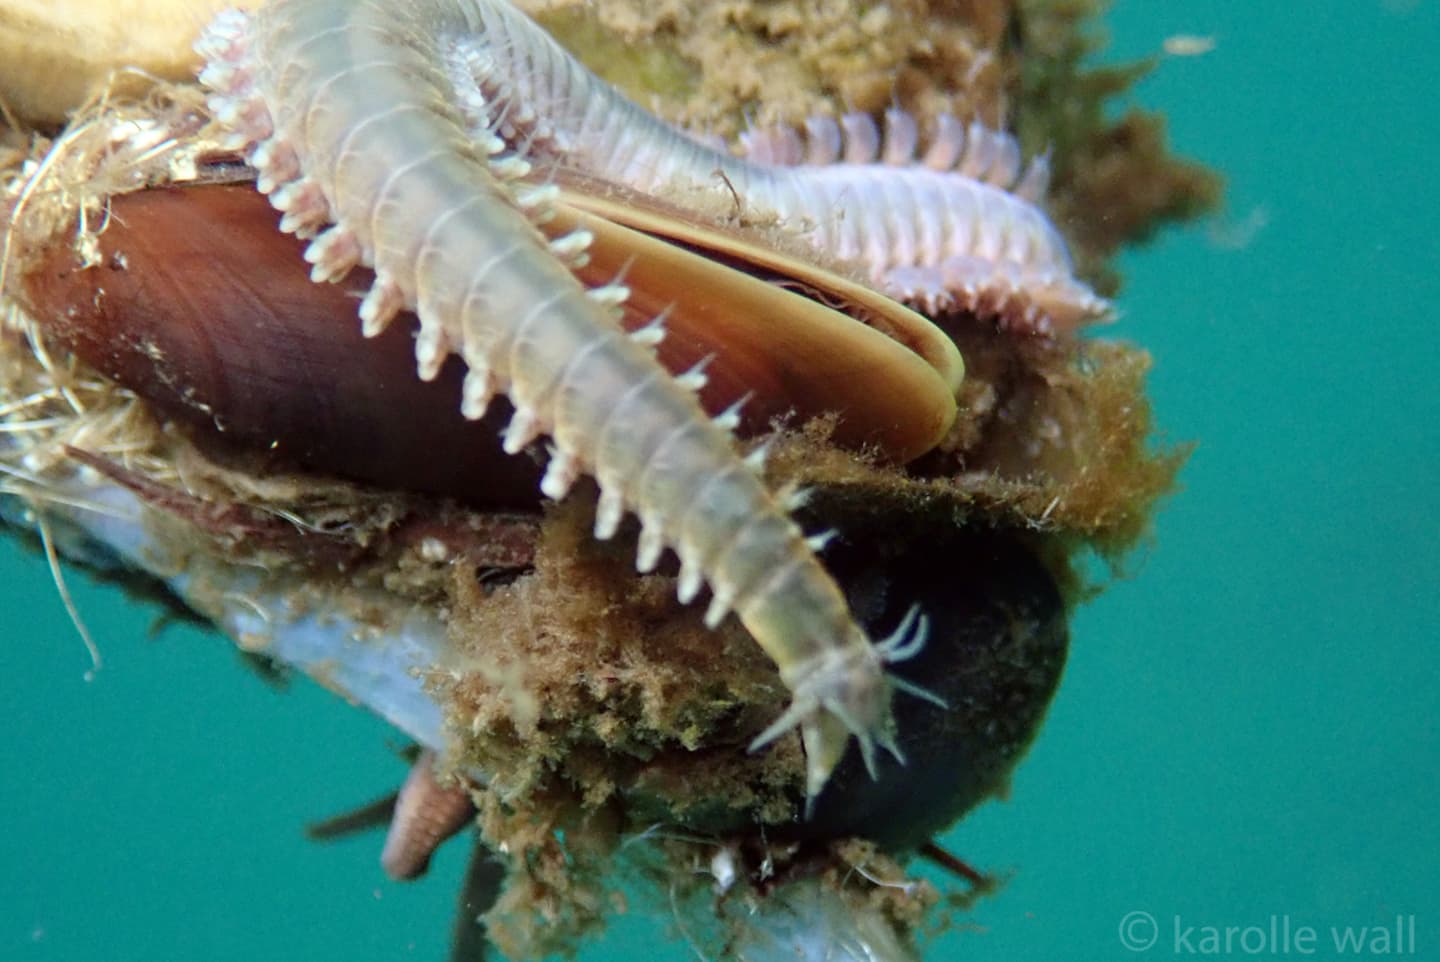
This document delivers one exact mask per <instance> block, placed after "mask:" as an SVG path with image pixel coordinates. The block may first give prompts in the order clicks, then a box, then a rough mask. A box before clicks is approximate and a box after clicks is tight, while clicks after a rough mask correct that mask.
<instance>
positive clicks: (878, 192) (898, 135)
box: [416, 0, 1109, 332]
mask: <svg viewBox="0 0 1440 962" xmlns="http://www.w3.org/2000/svg"><path fill="white" fill-rule="evenodd" d="M431 6H432V4H424V3H422V4H419V5H418V7H417V8H416V9H417V10H428V9H429V8H430V7H431ZM460 6H462V7H463V14H464V19H465V20H466V22H467V24H468V25H469V27H468V32H466V33H463V34H461V33H459V32H457V33H456V34H455V35H454V36H453V37H452V38H448V39H449V41H450V42H451V43H453V45H454V51H455V57H456V58H457V59H458V64H452V66H453V67H454V68H456V69H455V75H454V76H453V77H452V79H453V80H454V81H455V83H456V86H457V90H458V91H459V92H460V93H461V94H462V95H465V96H464V99H462V101H461V104H462V106H465V105H467V104H474V105H476V107H477V108H478V109H476V110H474V111H473V112H474V113H476V114H477V116H478V117H479V118H485V119H490V118H493V117H494V116H495V115H496V114H497V113H498V114H499V115H500V121H501V122H500V132H501V133H502V134H503V135H504V136H505V137H506V138H507V139H508V140H510V141H511V142H512V143H513V142H523V143H525V144H526V145H527V152H528V156H529V158H530V159H531V160H532V161H534V162H536V163H537V164H543V163H555V164H560V165H564V166H570V167H578V168H580V169H582V170H584V171H585V172H586V173H589V174H591V175H593V176H595V177H598V178H601V179H605V180H610V181H614V182H618V183H623V184H625V185H626V186H628V187H631V188H633V189H635V190H639V191H641V192H644V193H651V194H657V195H661V196H664V197H666V199H668V200H670V201H672V202H676V203H680V204H684V203H685V202H686V199H687V197H691V196H694V195H695V194H697V193H700V194H710V195H718V196H719V197H721V198H728V197H730V196H732V195H733V196H735V197H738V198H739V199H740V200H741V201H742V202H743V203H744V205H745V206H746V208H747V212H748V213H750V214H751V215H752V216H753V217H754V218H755V219H757V220H759V221H762V222H763V221H765V220H767V219H770V218H774V219H778V220H779V221H780V222H781V223H782V224H783V225H785V226H787V227H788V228H790V229H792V230H794V231H796V232H798V233H800V234H801V236H803V237H804V238H805V240H807V241H808V242H809V243H811V244H812V245H814V247H815V248H816V249H817V250H819V251H821V252H823V253H824V255H825V256H826V257H827V258H830V259H839V260H842V261H843V260H850V261H854V262H856V263H857V264H858V265H859V266H860V267H861V268H862V269H863V270H864V271H866V272H868V274H869V275H870V278H871V280H872V282H873V283H874V284H875V285H876V286H877V287H878V288H879V289H881V290H883V291H885V292H886V293H889V294H891V295H892V296H895V297H898V298H900V299H903V300H908V301H911V302H912V303H917V304H920V305H922V306H924V307H926V308H931V309H934V308H941V307H957V308H960V309H964V310H970V311H974V312H976V313H978V314H982V315H994V316H996V317H998V318H999V319H1000V320H1001V321H1002V322H1003V323H1006V324H1008V325H1010V326H1013V327H1016V328H1020V329H1022V330H1030V331H1039V332H1048V331H1052V330H1058V329H1068V328H1072V327H1075V326H1076V325H1079V324H1082V323H1085V322H1087V321H1093V320H1097V319H1099V318H1101V317H1103V316H1104V315H1106V314H1107V313H1108V311H1109V304H1108V303H1107V302H1106V301H1105V300H1103V299H1101V298H1099V297H1097V296H1096V295H1095V294H1094V293H1093V292H1092V291H1091V290H1090V288H1089V287H1088V286H1086V285H1085V284H1084V283H1083V282H1081V281H1079V280H1077V279H1076V278H1075V277H1074V274H1073V268H1072V264H1071V260H1070V255H1069V251H1068V250H1067V248H1066V245H1065V241H1064V239H1063V238H1062V237H1061V236H1060V234H1059V233H1058V232H1057V231H1056V229H1055V227H1054V225H1052V224H1051V223H1050V221H1049V219H1048V218H1047V217H1046V216H1045V214H1044V212H1043V211H1042V210H1041V209H1040V208H1039V207H1038V206H1036V203H1035V201H1036V200H1037V199H1038V197H1039V195H1040V194H1041V193H1042V192H1043V190H1044V187H1045V182H1046V179H1047V176H1048V170H1047V165H1046V164H1045V163H1044V162H1043V160H1042V161H1040V162H1038V163H1035V164H1032V165H1031V167H1030V170H1029V172H1028V173H1027V174H1026V175H1025V176H1024V177H1019V176H1018V171H1019V167H1020V158H1019V148H1018V146H1017V145H1016V144H1015V142H1014V140H1013V139H1012V138H1009V137H1006V136H1004V135H998V134H994V133H992V132H990V131H987V130H985V129H984V128H983V127H980V126H979V125H970V126H969V127H968V128H966V127H965V126H964V125H961V124H960V123H959V122H958V121H956V120H955V119H954V118H948V117H942V118H937V120H936V123H935V126H936V129H935V132H934V133H933V135H932V137H931V140H930V144H929V147H928V149H927V150H926V152H925V153H924V155H923V156H920V157H919V158H918V159H917V157H916V150H917V148H918V143H919V138H918V133H917V131H916V129H915V125H914V122H913V121H912V120H910V119H909V118H908V117H906V116H905V115H904V114H903V113H900V112H898V111H892V112H891V115H890V116H889V117H888V118H887V125H886V126H887V130H886V136H885V137H884V138H882V137H881V134H880V131H879V130H878V129H877V128H876V126H875V124H874V122H873V121H872V120H871V119H870V118H869V117H864V116H862V115H856V114H851V115H847V116H846V117H844V118H842V119H841V121H840V123H839V127H841V128H843V130H844V133H843V135H842V133H841V130H839V129H835V122H834V121H827V120H824V119H813V120H812V121H811V122H810V123H809V124H807V129H808V131H809V133H810V137H809V150H808V151H805V152H804V153H803V156H802V157H801V158H800V159H801V160H802V161H803V162H802V163H799V164H794V163H790V164H776V163H757V162H753V161H751V160H747V159H744V158H739V157H734V156H731V155H730V154H728V153H725V152H723V151H720V150H717V149H716V148H715V147H714V146H713V145H711V144H708V143H705V142H702V141H701V140H699V139H696V138H693V137H691V136H689V135H688V134H686V133H685V132H683V131H680V130H678V129H676V128H674V127H672V126H670V125H668V124H666V123H665V122H663V121H661V120H659V119H658V118H656V117H655V116H653V115H652V114H650V113H648V112H647V111H645V110H643V109H641V108H640V107H639V106H637V105H636V104H634V103H632V102H631V101H629V100H627V99H625V98H624V97H623V96H622V95H620V94H619V93H618V92H617V91H616V90H614V88H612V87H611V86H610V85H609V84H606V83H605V82H604V81H601V80H599V79H598V78H597V77H595V75H594V74H592V73H590V72H589V71H588V70H586V69H585V67H584V66H582V65H581V64H580V63H579V62H578V61H576V60H575V59H574V58H573V57H571V56H570V55H569V54H568V53H567V52H566V51H565V50H564V48H562V47H561V46H560V45H559V44H558V43H556V42H555V41H554V39H553V38H551V37H550V36H549V35H548V34H546V33H545V32H544V31H543V30H542V29H540V27H538V26H537V25H536V24H535V23H534V22H532V21H531V20H529V19H528V18H526V17H525V16H524V15H523V14H522V13H520V12H519V11H518V10H516V9H515V8H514V7H512V6H510V5H509V4H508V3H504V2H495V0H486V2H482V0H471V2H469V3H463V4H461V5H460ZM417 16H419V14H417ZM781 136H782V137H784V136H785V135H784V134H783V133H782V134H781ZM770 139H773V138H770ZM791 139H792V142H793V143H795V145H796V146H797V148H798V146H799V137H798V135H794V136H793V137H792V138H791ZM769 159H774V158H769ZM791 159H793V158H791ZM837 161H838V162H837ZM875 161H882V162H880V163H876V162H875ZM1008 188H1013V191H1012V190H1011V189H1008Z"/></svg>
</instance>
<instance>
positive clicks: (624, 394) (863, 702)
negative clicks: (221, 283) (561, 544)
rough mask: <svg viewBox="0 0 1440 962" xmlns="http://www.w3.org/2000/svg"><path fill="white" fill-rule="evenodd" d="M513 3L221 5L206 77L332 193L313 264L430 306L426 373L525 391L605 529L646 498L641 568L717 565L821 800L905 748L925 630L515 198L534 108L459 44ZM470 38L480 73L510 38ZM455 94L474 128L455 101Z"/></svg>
mask: <svg viewBox="0 0 1440 962" xmlns="http://www.w3.org/2000/svg"><path fill="white" fill-rule="evenodd" d="M422 14H423V15H422ZM517 17H518V15H517V14H516V13H515V12H514V11H512V10H510V9H509V8H508V6H505V5H503V4H489V3H441V2H435V3H430V4H426V5H424V7H423V9H421V8H414V7H407V8H405V9H389V8H379V7H371V6H368V5H359V6H353V5H350V4H346V3H335V2H326V0H322V2H304V0H286V2H280V3H276V4H273V5H271V6H268V7H266V8H265V9H263V10H261V11H259V12H258V13H256V14H255V15H254V17H253V18H249V17H246V16H245V15H243V14H237V13H231V14H226V15H222V16H221V17H220V18H217V20H216V21H215V23H214V24H213V25H212V26H211V28H210V29H209V30H208V31H207V32H206V34H205V35H204V36H203V37H202V38H201V40H200V41H199V43H198V44H197V50H199V51H200V52H201V54H202V55H203V56H204V57H205V58H206V59H207V60H208V61H209V62H210V65H209V66H207V67H206V68H205V71H204V72H203V73H202V80H204V81H205V82H206V83H207V84H210V85H211V86H212V87H213V88H214V89H215V94H214V96H213V98H212V110H213V113H214V116H215V118H216V119H217V120H218V121H219V122H220V123H221V124H222V125H224V126H225V127H227V128H229V129H230V130H231V131H233V135H232V139H233V141H234V143H235V144H236V145H237V146H243V147H245V148H246V149H247V150H248V152H249V158H250V160H251V162H252V163H256V164H260V163H264V164H266V165H267V166H265V167H263V168H262V169H261V170H260V172H259V173H260V182H261V183H263V184H264V186H265V187H268V188H269V189H270V192H271V196H272V197H275V196H277V195H280V194H281V192H282V191H285V190H287V189H291V193H290V194H286V195H284V199H285V200H287V201H288V200H289V199H291V197H292V196H294V195H301V196H310V197H313V196H314V191H318V194H319V196H320V197H321V198H323V200H324V211H323V215H324V216H323V221H327V222H330V223H332V224H333V225H334V226H333V227H331V228H330V232H331V233H328V234H325V235H321V237H322V238H323V239H320V238H317V240H316V241H315V242H312V249H311V256H310V257H309V258H308V259H309V260H311V261H312V263H313V264H314V265H315V269H316V270H317V271H318V272H320V275H321V276H325V277H330V278H338V277H341V276H343V275H344V274H345V273H346V272H347V271H348V270H349V269H351V268H352V267H353V266H354V264H355V263H357V262H358V263H360V264H364V265H366V266H369V267H372V268H373V269H374V271H375V281H374V284H373V285H372V287H371V289H370V292H369V293H368V294H367V295H366V296H365V298H364V300H363V301H362V303H361V308H360V314H361V319H362V323H363V324H364V327H365V329H366V330H367V331H371V330H381V329H383V328H384V327H385V325H386V324H388V323H389V322H390V321H391V320H392V319H393V317H394V316H395V315H396V313H398V311H399V310H401V309H402V308H408V309H413V310H414V311H415V313H416V314H417V316H418V317H419V320H420V332H419V336H418V337H417V340H416V360H417V365H418V368H419V373H420V376H421V378H422V379H427V380H428V379H430V378H433V377H435V376H436V375H437V374H438V371H439V368H440V364H441V362H442V361H443V360H444V359H445V358H446V357H447V356H448V355H449V354H451V353H457V354H459V355H460V356H461V357H462V358H463V359H464V361H465V363H466V365H467V367H468V368H469V369H470V370H471V372H474V374H473V379H470V380H468V382H467V385H466V389H465V400H464V404H465V409H466V413H472V412H477V411H479V410H480V409H482V408H483V407H484V402H485V401H486V400H488V397H489V395H490V394H491V393H492V392H495V393H498V392H503V393H505V394H506V395H508V396H509V398H510V400H511V401H512V403H513V404H514V407H515V414H514V416H513V418H512V420H511V422H510V424H509V427H508V428H507V429H506V433H505V438H504V448H505V450H506V451H507V452H511V453H514V452H518V451H519V450H521V449H522V448H524V447H526V446H528V445H529V444H530V443H531V442H533V441H534V440H536V439H537V438H538V437H539V436H540V435H542V434H548V435H549V436H550V438H551V443H552V444H553V445H554V447H555V449H556V450H557V451H560V452H563V453H564V454H565V456H566V459H567V460H566V461H563V462H561V466H560V468H559V469H557V472H556V473H555V475H554V476H553V477H552V478H551V480H550V483H549V485H548V487H549V488H550V489H551V490H554V491H556V492H562V491H563V490H564V488H565V487H566V482H567V481H568V478H569V475H571V474H572V473H578V471H579V470H581V469H582V467H583V470H584V471H585V472H586V473H588V474H591V475H593V476H594V477H595V479H596V481H597V482H598V484H599V487H600V490H601V496H600V503H599V507H598V508H597V513H596V534H597V535H598V536H606V535H609V534H613V533H614V530H615V528H616V526H617V524H618V519H619V516H620V514H621V513H622V512H623V511H625V510H631V511H634V512H635V513H636V514H637V515H638V516H639V518H640V521H641V528H642V535H641V540H640V544H641V550H640V555H639V558H638V559H637V560H638V566H639V567H640V568H641V569H642V570H644V569H647V568H649V567H653V565H654V563H655V562H656V560H657V559H658V555H659V552H660V550H661V549H662V548H663V547H664V546H666V545H668V546H670V547H672V548H674V549H675V551H676V553H677V554H678V555H679V557H680V560H681V563H682V566H683V567H686V568H690V569H694V570H698V571H700V572H701V573H702V576H703V577H704V579H705V580H706V581H708V582H709V584H710V587H711V591H712V598H711V602H710V606H709V608H708V610H707V613H706V621H707V623H710V624H713V623H716V622H718V620H719V619H720V618H722V617H723V616H724V615H725V613H727V612H728V611H731V610H734V611H735V612H736V613H737V614H738V616H739V617H740V620H741V621H742V623H743V624H744V625H745V626H746V628H747V630H749V632H750V633H751V635H752V636H753V637H754V638H755V640H756V641H757V642H758V643H759V644H760V645H761V647H763V648H764V649H765V650H766V652H767V653H768V654H769V655H770V656H771V657H772V658H773V659H774V660H775V661H776V663H777V664H778V665H779V667H780V672H781V677H782V679H783V680H784V681H785V683H786V685H787V687H789V688H790V690H791V691H792V693H793V695H794V699H793V701H792V704H791V706H790V708H789V709H788V710H787V711H786V712H785V713H784V714H783V715H782V716H781V718H780V719H779V720H778V721H777V722H776V723H775V724H774V725H772V726H771V727H770V728H768V729H767V730H766V731H764V732H763V733H761V735H760V736H759V737H758V738H757V739H756V740H755V742H754V744H753V746H752V747H754V748H759V747H761V746H763V745H765V744H767V743H769V742H770V741H772V740H774V739H775V738H776V737H778V736H779V735H780V734H782V733H783V732H785V731H786V730H788V729H789V728H791V727H796V726H798V727H799V728H800V729H801V734H802V738H803V740H804V742H805V747H806V754H807V788H808V792H809V794H810V795H811V796H813V795H815V794H816V793H818V792H819V790H820V788H821V787H823V785H824V783H825V781H826V778H827V777H828V775H829V773H830V771H831V770H832V769H833V768H834V766H835V765H836V764H837V763H838V762H839V759H840V757H841V755H842V754H843V752H844V749H845V746H846V744H847V743H848V740H849V736H850V735H854V736H855V737H856V739H857V742H858V744H859V746H860V748H861V751H862V755H863V756H864V757H865V758H866V760H867V762H870V763H872V764H873V757H874V747H875V746H876V745H877V744H878V745H880V746H882V747H885V748H887V749H889V750H891V751H892V752H897V753H898V749H896V748H895V742H894V734H893V731H892V722H891V713H890V685H889V682H888V681H887V679H886V677H885V672H884V669H883V663H884V661H885V659H886V656H887V653H889V652H890V651H891V649H892V648H896V649H897V650H899V649H904V648H905V645H904V644H903V642H904V641H905V639H898V641H899V642H900V643H899V644H891V645H888V646H887V645H886V644H882V645H880V646H872V645H871V644H870V642H869V640H868V639H867V638H866V636H865V633H864V631H863V630H861V629H860V628H859V627H858V625H857V624H856V623H855V621H854V619H853V618H852V617H851V615H850V612H849V610H848V608H847V605H846V603H845V600H844V597H843V596H842V595H841V593H840V591H839V589H838V587H837V586H836V585H835V583H834V581H833V580H832V579H831V578H830V576H829V575H828V574H827V573H826V572H825V570H824V568H823V567H821V565H820V563H819V562H818V560H817V559H816V558H815V556H814V555H813V553H812V552H811V550H810V549H809V547H808V546H807V545H806V543H805V539H804V536H803V534H802V533H801V532H800V530H799V528H798V527H797V525H796V524H795V523H794V522H793V521H792V520H790V518H789V517H788V516H786V515H785V514H784V513H783V511H782V510H781V508H780V506H779V505H778V504H776V502H775V500H774V499H773V498H772V497H771V495H770V494H769V493H768V491H767V490H766V488H765V486H764V484H763V483H762V481H761V479H760V478H759V477H758V474H757V472H756V470H754V469H753V467H752V466H751V465H750V464H747V463H745V462H744V461H742V460H741V459H740V458H739V457H738V456H737V454H736V453H735V452H734V450H733V447H732V442H731V439H730V436H729V435H728V434H727V433H726V432H725V431H723V430H722V429H721V428H720V427H719V426H717V425H716V424H715V423H714V422H712V421H711V420H710V419H709V418H708V417H706V416H705V414H704V412H703V409H702V408H701V407H700V405H699V403H698V401H697V399H696V398H695V395H694V391H693V386H694V384H695V382H697V381H698V378H696V377H692V378H690V382H691V383H690V384H686V383H685V382H684V381H683V380H680V381H677V380H676V379H674V378H672V377H670V376H669V374H668V373H667V372H666V371H665V370H664V369H663V368H662V367H660V365H659V364H658V363H657V361H656V360H655V358H654V356H653V354H652V353H651V351H650V350H648V349H647V348H645V347H644V346H643V345H641V344H637V343H636V342H635V341H633V340H632V339H631V338H630V337H628V336H627V335H626V334H625V333H624V331H623V330H622V329H621V328H620V326H619V325H618V324H617V323H616V320H617V319H616V317H615V314H614V310H615V309H614V307H613V306H611V304H609V303H607V301H608V300H611V299H612V298H611V297H610V296H608V295H607V297H603V298H601V299H600V300H598V301H597V300H596V299H595V298H592V297H590V296H588V294H587V291H586V288H585V287H584V285H582V284H581V283H580V282H579V281H578V280H577V279H576V278H575V276H574V275H573V274H572V273H571V269H572V268H574V267H578V266H580V265H581V264H583V260H584V256H585V251H586V249H587V248H588V246H589V244H590V237H591V235H590V232H589V231H587V230H585V229H584V228H583V227H580V228H573V229H571V230H569V231H566V232H565V233H563V234H560V235H559V236H553V235H547V234H545V233H542V232H541V231H540V230H539V229H537V225H544V224H545V222H546V221H547V220H548V219H549V217H548V216H547V214H549V211H547V210H545V209H543V207H542V208H536V207H531V208H529V209H525V208H522V207H521V206H520V205H518V204H517V203H516V195H517V191H518V190H521V189H527V190H528V188H521V187H519V186H517V181H518V178H520V177H522V176H524V174H526V173H528V169H529V163H528V161H527V160H526V158H525V157H524V156H522V155H521V154H520V153H519V152H520V151H521V150H523V149H524V148H523V147H522V146H521V145H520V144H519V143H516V142H514V141H512V140H510V139H507V135H510V136H513V131H512V130H511V128H510V125H511V124H513V123H523V122H526V121H527V120H530V119H534V118H535V117H536V116H537V115H536V114H534V113H533V112H528V111H527V110H526V108H524V107H523V105H519V104H515V103H510V104H506V105H503V107H501V106H497V105H495V104H494V103H493V102H492V98H491V97H490V96H489V95H487V94H486V93H485V92H484V90H483V88H481V89H477V90H470V91H465V92H463V93H457V91H456V90H455V88H454V80H455V75H456V73H457V69H456V64H455V62H454V60H453V59H452V53H453V49H452V45H451V43H450V40H449V38H451V37H456V36H466V35H470V34H474V33H475V32H476V31H477V29H479V28H480V27H482V26H483V28H484V31H483V33H481V35H480V36H481V42H485V43H494V44H499V45H500V46H501V47H506V46H507V45H508V44H510V43H511V42H513V40H514V38H513V37H507V36H505V35H500V36H495V35H493V33H494V29H493V28H494V25H495V22H496V18H499V19H500V20H501V21H504V22H506V23H508V22H510V21H511V20H515V19H516V18H517ZM476 21H479V24H478V25H477V23H476ZM422 24H423V27H422V26H421V25H422ZM531 29H532V30H533V29H534V28H533V26H532V27H531ZM536 33H538V31H536ZM539 35H540V36H542V37H543V34H539ZM461 51H462V53H461V55H462V57H463V60H462V62H461V64H460V65H459V67H460V69H459V71H458V72H460V73H461V74H462V75H463V73H464V71H465V70H472V71H473V70H474V69H475V68H476V61H477V59H478V58H482V57H485V56H489V55H490V53H491V52H488V48H477V47H476V46H474V45H473V44H471V45H469V46H466V45H463V44H462V45H461ZM510 52H511V53H514V52H515V51H514V50H513V49H512V50H510ZM574 69H576V70H579V69H580V68H578V66H577V67H575V68H574ZM457 99H459V100H462V101H463V102H464V103H465V104H466V105H467V108H468V110H469V112H470V114H471V116H470V122H469V123H467V122H466V120H465V118H464V117H463V116H462V115H461V114H460V113H459V112H457V110H456V108H454V107H452V106H450V104H451V103H453V102H455V101H456V100H457ZM477 116H482V117H483V121H484V124H485V130H484V132H482V134H481V136H479V137H478V138H477V137H476V136H474V133H473V131H472V130H471V129H470V127H472V126H473V125H474V121H475V120H476V119H477ZM297 185H314V191H312V190H311V188H310V187H309V186H297ZM285 213H286V214H287V215H293V214H294V209H293V208H292V209H290V210H287V211H285ZM321 223H322V217H321V211H320V209H319V204H316V205H315V206H314V209H313V211H312V213H311V215H310V216H308V217H307V218H305V219H303V220H298V219H297V221H293V222H292V224H291V226H293V227H295V229H296V230H297V232H304V233H310V232H315V231H317V230H318V228H319V227H320V226H321ZM337 232H338V233H337ZM316 244H319V245H320V246H319V247H316V246H315V245H316ZM357 252H358V257H356V256H355V255H356V253H357ZM691 577H692V579H693V576H691Z"/></svg>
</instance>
